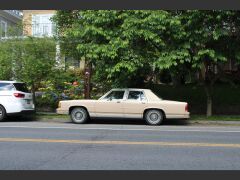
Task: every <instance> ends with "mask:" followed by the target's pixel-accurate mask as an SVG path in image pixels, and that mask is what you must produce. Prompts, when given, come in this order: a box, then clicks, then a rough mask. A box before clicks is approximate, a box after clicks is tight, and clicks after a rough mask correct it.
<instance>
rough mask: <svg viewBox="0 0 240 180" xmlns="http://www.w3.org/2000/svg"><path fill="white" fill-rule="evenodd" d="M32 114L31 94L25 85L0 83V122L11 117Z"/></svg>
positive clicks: (33, 108)
mask: <svg viewBox="0 0 240 180" xmlns="http://www.w3.org/2000/svg"><path fill="white" fill-rule="evenodd" d="M34 112H35V106H34V103H33V99H32V93H30V92H29V90H28V89H27V86H26V84H25V83H22V82H16V81H0V121H3V120H5V119H6V118H7V117H8V116H11V115H26V114H33V113H34Z"/></svg>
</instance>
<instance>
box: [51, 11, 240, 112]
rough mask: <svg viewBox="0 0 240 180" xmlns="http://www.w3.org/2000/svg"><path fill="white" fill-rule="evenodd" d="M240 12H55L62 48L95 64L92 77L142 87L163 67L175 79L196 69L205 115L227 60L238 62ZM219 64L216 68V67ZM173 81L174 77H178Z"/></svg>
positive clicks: (102, 80) (210, 108)
mask: <svg viewBox="0 0 240 180" xmlns="http://www.w3.org/2000/svg"><path fill="white" fill-rule="evenodd" d="M239 15H240V14H239V11H214V10H212V11H198V10H196V11H192V10H191V11H160V10H158V11H146V10H141V11H139V10H129V11H102V10H101V11H58V12H57V15H56V16H55V18H54V20H55V22H56V23H57V27H58V32H59V39H60V41H61V46H62V47H63V48H62V49H63V50H65V52H66V53H68V54H69V55H72V56H78V57H84V58H85V59H86V60H87V61H88V62H90V63H91V64H93V65H94V66H95V76H96V79H98V80H99V81H101V82H104V83H105V84H107V83H109V84H112V85H113V86H115V87H116V86H118V87H120V86H121V87H123V86H127V87H131V86H135V87H136V86H137V87H138V86H142V85H143V81H144V79H146V78H147V77H148V78H150V79H152V77H153V76H154V75H155V74H156V72H158V71H159V70H162V69H169V71H170V72H171V73H172V74H174V76H175V77H178V74H180V73H181V71H182V70H184V71H189V72H191V73H192V72H194V71H195V72H199V75H200V83H202V84H203V85H204V87H205V92H206V97H207V98H206V99H207V116H211V115H212V92H213V91H212V89H213V87H214V84H215V82H216V81H217V80H219V79H220V78H221V77H222V76H224V72H223V66H224V65H225V64H226V62H227V61H228V60H229V59H234V60H239V57H240V56H239V55H240V54H239V49H240V47H239V46H240V43H239V34H240V33H239V27H240V26H239V25H240V24H239V22H240V16H239ZM216 67H217V71H216ZM176 79H177V78H176Z"/></svg>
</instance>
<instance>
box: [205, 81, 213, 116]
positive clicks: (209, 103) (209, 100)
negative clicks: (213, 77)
mask: <svg viewBox="0 0 240 180" xmlns="http://www.w3.org/2000/svg"><path fill="white" fill-rule="evenodd" d="M205 91H206V95H207V117H210V116H212V87H208V86H207V87H205Z"/></svg>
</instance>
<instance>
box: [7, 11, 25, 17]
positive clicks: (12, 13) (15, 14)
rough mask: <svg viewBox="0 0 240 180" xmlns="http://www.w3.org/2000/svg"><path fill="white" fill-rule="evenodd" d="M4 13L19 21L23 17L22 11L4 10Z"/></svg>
mask: <svg viewBox="0 0 240 180" xmlns="http://www.w3.org/2000/svg"><path fill="white" fill-rule="evenodd" d="M4 11H5V12H7V13H9V14H11V15H12V16H15V17H17V18H19V19H22V17H23V13H22V11H19V10H4Z"/></svg>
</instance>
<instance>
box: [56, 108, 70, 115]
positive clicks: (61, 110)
mask: <svg viewBox="0 0 240 180" xmlns="http://www.w3.org/2000/svg"><path fill="white" fill-rule="evenodd" d="M56 112H57V114H68V110H64V109H60V108H58V109H56Z"/></svg>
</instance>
